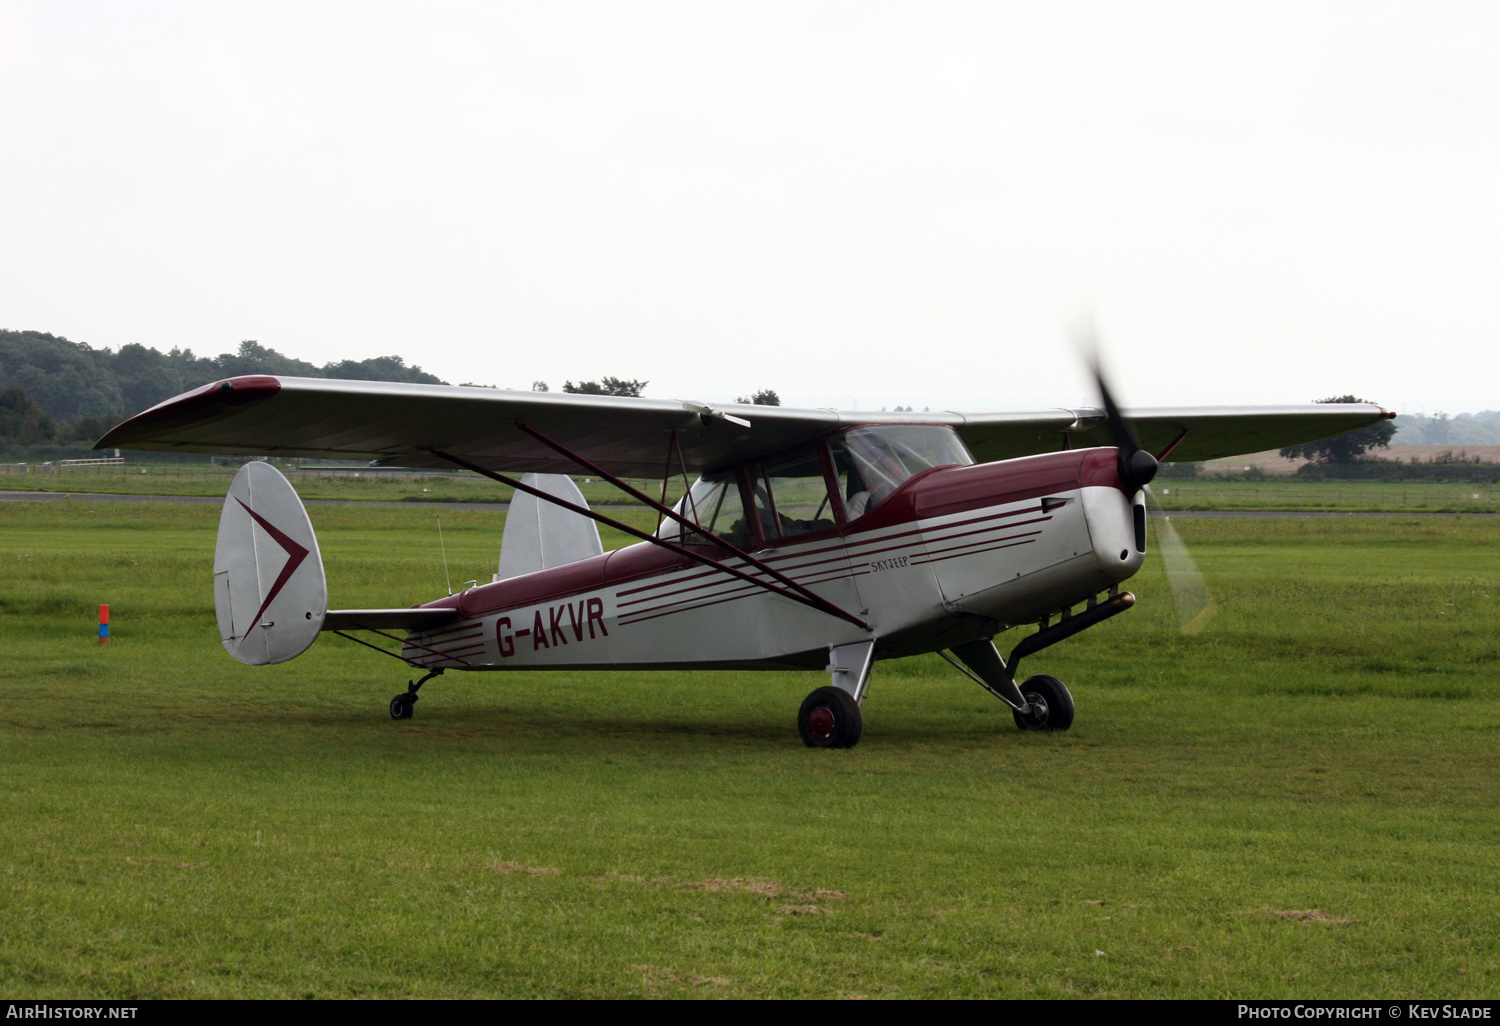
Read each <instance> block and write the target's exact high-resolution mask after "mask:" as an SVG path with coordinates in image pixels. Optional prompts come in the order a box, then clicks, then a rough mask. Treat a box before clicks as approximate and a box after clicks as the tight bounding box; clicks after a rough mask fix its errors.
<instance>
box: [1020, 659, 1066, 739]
mask: <svg viewBox="0 0 1500 1026" xmlns="http://www.w3.org/2000/svg"><path fill="white" fill-rule="evenodd" d="M1021 697H1023V698H1025V699H1026V701H1027V702H1028V703H1030V704H1031V707H1032V708H1031V711H1030V712H1028V713H1026V714H1025V715H1022V714H1021V713H1020V712H1018V711H1017V710H1014V709H1012V710H1011V715H1013V716H1014V717H1015V718H1016V726H1018V727H1020V728H1021V729H1022V730H1067V729H1068V728H1069V727H1071V726H1072V725H1073V696H1072V695H1071V694H1069V693H1068V688H1067V685H1065V684H1064V683H1063V682H1062V681H1060V680H1058V679H1057V678H1056V677H1049V676H1047V675H1046V674H1044V673H1039V674H1037V675H1036V676H1035V677H1027V678H1026V680H1025V681H1023V682H1022V684H1021Z"/></svg>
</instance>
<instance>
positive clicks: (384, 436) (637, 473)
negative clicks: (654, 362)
mask: <svg viewBox="0 0 1500 1026" xmlns="http://www.w3.org/2000/svg"><path fill="white" fill-rule="evenodd" d="M1129 415H1130V416H1132V417H1134V418H1135V423H1136V426H1137V430H1138V431H1139V432H1140V435H1141V442H1142V444H1143V445H1145V446H1146V448H1148V449H1151V450H1152V451H1153V452H1160V451H1161V450H1162V449H1165V448H1166V447H1167V445H1168V444H1170V443H1171V442H1172V440H1173V439H1175V438H1177V437H1178V435H1180V434H1181V433H1182V432H1183V431H1187V432H1188V434H1187V435H1186V436H1185V437H1184V438H1183V440H1182V442H1181V444H1180V445H1179V446H1178V448H1177V449H1176V450H1174V451H1173V453H1172V458H1173V459H1191V460H1200V459H1209V458H1211V457H1213V456H1221V455H1222V456H1227V455H1235V454H1238V453H1242V452H1258V451H1260V450H1262V449H1269V448H1274V447H1278V446H1283V445H1296V444H1300V443H1302V442H1310V441H1313V440H1315V439H1318V438H1326V437H1328V436H1329V435H1335V434H1339V433H1340V432H1342V431H1347V430H1349V429H1351V428H1356V427H1363V426H1364V425H1366V424H1370V423H1374V422H1375V421H1377V420H1379V419H1381V418H1382V417H1387V416H1391V414H1387V413H1386V412H1385V411H1384V410H1382V409H1380V407H1378V406H1371V405H1356V406H1331V405H1329V406H1324V405H1309V406H1292V407H1257V408H1245V407H1221V408H1212V407H1210V408H1201V409H1182V410H1139V411H1134V412H1130V413H1129ZM878 423H901V424H911V423H922V424H946V425H948V426H950V427H953V428H956V429H957V430H958V432H959V434H961V435H962V436H963V439H964V441H965V442H966V443H967V444H968V446H969V448H970V449H971V450H972V451H973V452H974V456H975V458H976V459H979V460H982V461H989V460H995V459H1004V458H1006V457H1010V456H1024V455H1029V454H1032V453H1038V452H1051V451H1055V450H1057V449H1062V448H1065V447H1070V448H1078V447H1082V446H1086V445H1109V444H1111V443H1110V440H1109V435H1108V431H1107V430H1106V429H1105V427H1104V424H1103V414H1102V413H1101V412H1100V411H1098V410H1093V409H1086V410H1042V411H1037V412H1031V413H1004V414H992V413H982V414H962V413H921V414H913V413H865V412H839V411H836V410H795V409H787V408H785V407H780V406H744V405H740V404H738V403H729V404H724V405H714V404H708V403H699V402H693V401H684V400H676V399H633V398H623V397H619V396H600V395H571V394H567V393H561V394H559V393H556V392H507V391H501V390H499V389H493V388H474V387H466V386H455V385H413V384H405V383H397V382H382V381H343V380H338V379H332V378H292V377H272V376H269V375H254V376H249V377H239V378H230V379H228V380H225V381H218V382H215V383H213V384H211V385H205V386H204V387H202V388H199V389H196V390H194V391H192V392H186V393H184V394H183V395H180V396H177V397H176V398H174V399H168V400H167V401H166V402H164V403H161V404H159V405H157V406H154V407H152V408H151V409H149V410H147V411H145V412H144V413H140V414H137V415H136V416H134V417H132V418H130V419H129V420H127V421H125V422H124V423H122V424H119V425H117V426H116V427H115V428H114V429H112V430H111V431H110V432H109V433H108V434H106V435H105V436H104V437H103V438H101V439H100V440H99V442H98V443H97V444H96V445H95V446H94V448H96V449H112V448H119V449H150V450H159V451H166V452H201V453H214V454H218V455H226V456H247V455H256V456H305V457H319V458H326V459H343V460H372V461H376V462H379V463H382V464H386V465H393V466H407V467H424V466H425V467H439V466H449V465H450V464H448V463H447V462H446V461H444V460H443V459H442V458H441V457H438V456H436V455H434V453H435V452H439V451H441V452H447V453H451V454H453V455H456V456H460V457H462V458H463V459H465V460H468V461H469V462H472V463H475V464H479V465H481V466H485V467H489V468H491V469H494V470H499V471H505V472H508V473H527V472H532V473H539V474H576V473H578V472H579V468H578V466H577V465H576V464H574V463H573V462H572V461H571V460H569V459H567V458H566V457H564V456H562V455H560V454H558V453H557V452H556V451H554V450H552V449H550V448H548V447H547V446H546V445H544V444H542V443H541V442H539V441H538V440H537V439H536V438H535V437H533V436H532V435H530V434H528V433H527V432H526V431H525V430H523V426H524V427H526V428H531V429H533V430H535V431H538V432H540V433H541V434H543V435H545V436H547V437H548V438H550V439H552V440H553V441H555V442H557V443H558V444H560V445H562V446H564V447H565V448H567V449H568V450H570V451H571V452H574V453H577V454H579V455H581V456H583V457H585V458H587V459H589V460H592V461H593V462H594V463H596V464H598V465H599V466H601V467H603V468H604V469H605V470H607V471H610V472H611V473H614V474H618V475H620V476H623V477H659V476H661V474H662V472H663V470H664V469H665V468H666V467H667V463H668V456H669V453H671V452H672V450H673V449H674V447H675V448H678V449H680V450H681V452H682V457H683V460H684V462H685V463H686V464H687V467H686V469H687V470H688V472H690V473H693V472H700V471H702V470H705V469H714V468H716V467H721V466H726V465H728V464H732V463H736V462H739V461H741V460H748V459H755V458H757V457H761V456H767V455H770V454H772V453H777V452H782V451H785V450H787V449H791V448H795V447H796V446H799V445H802V444H804V443H807V442H811V441H813V440H815V439H817V438H820V437H822V436H824V435H828V434H832V433H833V432H835V431H838V430H839V429H841V428H844V427H851V426H854V425H857V424H878ZM675 469H676V467H675V463H674V465H673V470H674V472H675Z"/></svg>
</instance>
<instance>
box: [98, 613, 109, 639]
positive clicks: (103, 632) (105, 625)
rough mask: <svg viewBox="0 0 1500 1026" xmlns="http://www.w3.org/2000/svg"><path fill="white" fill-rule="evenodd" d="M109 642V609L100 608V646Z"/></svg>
mask: <svg viewBox="0 0 1500 1026" xmlns="http://www.w3.org/2000/svg"><path fill="white" fill-rule="evenodd" d="M108 640H109V607H108V606H100V607H99V644H101V645H102V644H104V643H105V642H107V641H108Z"/></svg>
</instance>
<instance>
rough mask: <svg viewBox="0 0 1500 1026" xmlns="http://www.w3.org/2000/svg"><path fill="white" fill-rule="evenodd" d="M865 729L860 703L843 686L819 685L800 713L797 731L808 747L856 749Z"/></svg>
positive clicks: (806, 699)
mask: <svg viewBox="0 0 1500 1026" xmlns="http://www.w3.org/2000/svg"><path fill="white" fill-rule="evenodd" d="M864 729H865V720H864V717H863V716H862V715H861V714H860V711H859V703H858V702H856V701H855V700H854V696H853V695H851V694H849V692H847V691H845V690H844V689H843V688H834V687H827V688H819V689H818V690H816V691H814V692H813V693H812V694H810V695H808V696H807V697H806V698H805V699H803V700H802V708H801V709H800V710H799V711H798V713H797V733H799V734H801V735H802V743H803V744H805V745H806V746H807V747H809V748H853V747H854V746H855V745H857V744H859V736H860V734H862V733H864Z"/></svg>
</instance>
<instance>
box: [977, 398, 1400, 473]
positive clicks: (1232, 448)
mask: <svg viewBox="0 0 1500 1026" xmlns="http://www.w3.org/2000/svg"><path fill="white" fill-rule="evenodd" d="M1124 413H1125V416H1126V417H1127V418H1128V419H1129V420H1130V422H1131V424H1132V425H1133V426H1134V427H1135V430H1136V434H1137V435H1138V436H1139V437H1140V441H1141V447H1142V448H1143V449H1146V450H1147V451H1149V452H1151V453H1152V454H1154V455H1157V456H1160V455H1161V454H1162V453H1163V452H1166V451H1167V450H1168V448H1169V447H1170V455H1169V456H1167V460H1168V461H1170V462H1174V463H1175V462H1189V461H1194V462H1195V461H1199V460H1214V459H1219V458H1220V457H1223V456H1238V455H1241V454H1243V453H1251V452H1265V451H1266V450H1268V449H1280V448H1283V447H1285V446H1289V445H1301V444H1303V443H1304V442H1316V441H1318V440H1319V439H1321V438H1331V437H1332V436H1334V435H1341V434H1343V433H1344V432H1345V431H1353V430H1355V429H1357V428H1362V427H1367V426H1368V425H1370V424H1374V423H1376V422H1377V421H1381V420H1389V419H1391V418H1392V417H1395V416H1396V415H1395V414H1394V413H1391V412H1390V411H1388V410H1384V409H1381V408H1380V407H1379V406H1376V405H1375V404H1374V403H1308V404H1306V405H1304V406H1183V407H1173V408H1168V409H1161V408H1149V409H1139V410H1125V411H1124ZM958 433H959V434H960V435H962V436H963V440H964V444H965V445H967V446H968V447H969V451H970V452H972V453H973V454H974V458H975V459H976V460H979V461H980V462H988V461H990V460H1003V459H1009V458H1011V457H1014V456H1029V455H1032V454H1034V453H1038V452H1053V451H1056V450H1058V449H1064V448H1068V449H1083V448H1087V447H1089V446H1095V445H1113V444H1114V441H1113V440H1112V439H1111V437H1110V433H1109V427H1108V425H1107V424H1106V423H1105V419H1104V411H1103V410H1097V409H1080V410H1045V411H1042V412H1038V413H971V414H966V415H965V417H964V424H963V426H962V427H960V428H959V429H958ZM1174 442H1175V443H1176V444H1175V445H1174V444H1173V443H1174Z"/></svg>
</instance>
